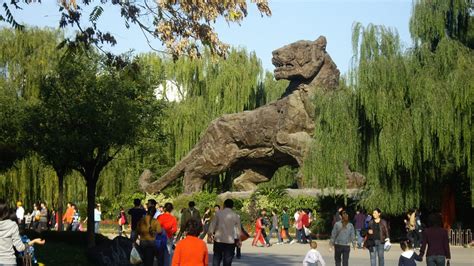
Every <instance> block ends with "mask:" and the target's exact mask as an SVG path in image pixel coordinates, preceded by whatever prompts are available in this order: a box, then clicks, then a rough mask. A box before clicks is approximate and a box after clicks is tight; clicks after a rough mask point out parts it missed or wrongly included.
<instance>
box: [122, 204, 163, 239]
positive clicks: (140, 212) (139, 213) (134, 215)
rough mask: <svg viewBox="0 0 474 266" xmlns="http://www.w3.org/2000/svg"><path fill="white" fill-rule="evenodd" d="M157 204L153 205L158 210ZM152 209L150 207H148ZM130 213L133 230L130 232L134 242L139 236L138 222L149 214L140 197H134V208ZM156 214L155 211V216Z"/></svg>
mask: <svg viewBox="0 0 474 266" xmlns="http://www.w3.org/2000/svg"><path fill="white" fill-rule="evenodd" d="M155 206H156V205H153V206H152V208H153V210H155V212H156V208H155ZM148 209H150V207H148ZM127 213H128V215H130V219H131V220H132V222H131V230H132V231H131V232H130V239H131V240H132V242H135V241H136V240H137V237H138V233H137V225H138V222H139V221H140V220H141V219H142V218H143V217H144V216H145V215H146V214H147V212H146V211H145V209H143V207H142V201H141V200H140V199H134V200H133V208H131V209H129V210H128V212H127ZM154 216H155V213H153V217H154Z"/></svg>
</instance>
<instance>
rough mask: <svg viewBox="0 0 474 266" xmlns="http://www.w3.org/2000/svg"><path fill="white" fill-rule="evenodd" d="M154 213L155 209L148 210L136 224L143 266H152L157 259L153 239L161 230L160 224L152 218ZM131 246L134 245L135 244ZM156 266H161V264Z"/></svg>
mask: <svg viewBox="0 0 474 266" xmlns="http://www.w3.org/2000/svg"><path fill="white" fill-rule="evenodd" d="M155 212H156V209H155V207H150V208H148V211H147V213H146V215H145V216H144V217H142V218H141V219H140V220H139V221H138V222H137V224H136V227H135V231H136V233H137V237H138V238H139V239H140V250H141V252H142V256H143V264H144V265H145V266H153V263H154V260H155V258H158V257H159V255H158V252H157V251H158V250H157V247H156V244H155V238H156V235H157V234H159V233H161V230H162V229H161V226H160V223H159V222H158V221H157V220H156V219H154V218H153V216H154V215H155ZM133 244H134V245H135V242H134V243H133ZM158 265H163V262H161V263H158Z"/></svg>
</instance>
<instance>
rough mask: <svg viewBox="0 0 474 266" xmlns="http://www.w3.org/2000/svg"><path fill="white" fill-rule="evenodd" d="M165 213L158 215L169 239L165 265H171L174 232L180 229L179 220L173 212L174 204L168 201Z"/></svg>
mask: <svg viewBox="0 0 474 266" xmlns="http://www.w3.org/2000/svg"><path fill="white" fill-rule="evenodd" d="M164 211H165V213H163V214H161V215H160V216H158V222H160V225H161V228H162V229H163V230H165V232H166V236H167V237H168V240H167V242H166V249H165V255H164V261H165V266H169V265H171V258H172V257H173V245H174V234H176V231H178V222H177V221H176V217H174V216H173V215H172V214H171V212H172V211H173V204H171V203H170V202H167V203H166V204H165V207H164Z"/></svg>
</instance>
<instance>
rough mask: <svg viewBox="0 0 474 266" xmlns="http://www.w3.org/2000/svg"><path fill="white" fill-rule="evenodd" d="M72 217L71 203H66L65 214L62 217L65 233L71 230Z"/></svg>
mask: <svg viewBox="0 0 474 266" xmlns="http://www.w3.org/2000/svg"><path fill="white" fill-rule="evenodd" d="M73 215H74V208H73V207H72V203H71V202H68V203H67V209H66V213H64V215H63V222H64V227H65V229H66V231H71V230H72V218H73Z"/></svg>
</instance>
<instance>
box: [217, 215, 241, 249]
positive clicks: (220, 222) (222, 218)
mask: <svg viewBox="0 0 474 266" xmlns="http://www.w3.org/2000/svg"><path fill="white" fill-rule="evenodd" d="M240 228H241V225H240V217H239V216H238V215H237V214H236V213H235V212H234V211H232V209H229V208H224V209H223V210H220V211H218V212H217V213H216V215H215V216H214V219H213V220H212V222H211V224H210V226H209V233H214V240H215V241H216V242H219V243H226V244H234V243H235V236H236V235H238V236H240Z"/></svg>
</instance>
